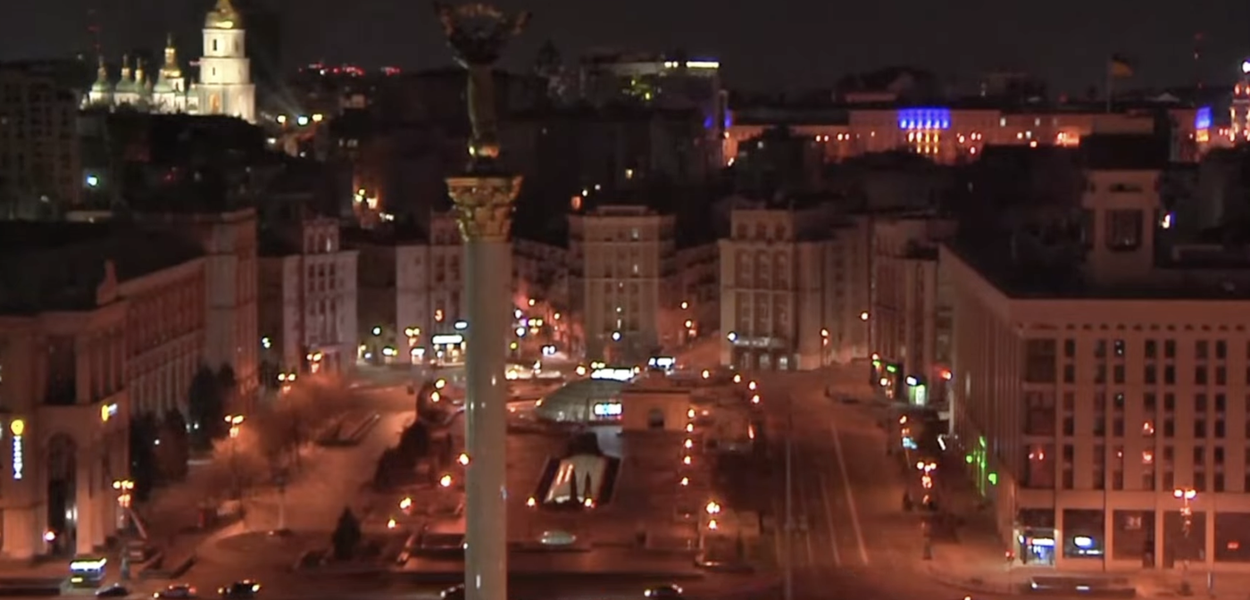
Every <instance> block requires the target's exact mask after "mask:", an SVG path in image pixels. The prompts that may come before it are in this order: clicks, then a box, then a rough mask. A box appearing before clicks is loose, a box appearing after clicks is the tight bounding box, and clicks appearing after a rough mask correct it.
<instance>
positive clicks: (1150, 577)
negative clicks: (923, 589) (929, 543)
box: [922, 470, 1250, 600]
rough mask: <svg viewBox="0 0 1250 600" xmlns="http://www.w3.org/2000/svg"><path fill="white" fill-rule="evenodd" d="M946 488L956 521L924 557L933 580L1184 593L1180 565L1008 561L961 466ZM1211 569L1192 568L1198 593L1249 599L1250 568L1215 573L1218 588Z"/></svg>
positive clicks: (978, 588)
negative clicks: (1107, 568) (1064, 565)
mask: <svg viewBox="0 0 1250 600" xmlns="http://www.w3.org/2000/svg"><path fill="white" fill-rule="evenodd" d="M945 475H946V476H947V477H950V476H951V475H955V477H953V478H952V479H951V480H948V484H947V486H945V487H943V489H942V491H943V496H942V498H943V503H942V509H943V511H944V512H946V513H949V514H950V515H951V519H952V521H953V522H955V523H957V524H956V525H954V526H952V527H950V528H940V530H937V531H936V532H935V534H934V537H933V559H932V560H927V561H923V563H922V568H923V570H924V571H925V572H926V573H927V574H928V575H929V577H931V578H932V579H933V580H935V581H937V582H939V583H942V584H944V585H947V586H950V587H954V588H958V589H960V590H963V591H965V592H969V593H982V594H1021V593H1024V592H1025V586H1027V585H1028V584H1029V583H1030V581H1031V579H1032V578H1034V577H1052V578H1069V579H1081V580H1086V581H1103V580H1112V579H1115V580H1122V581H1123V584H1124V585H1127V586H1132V587H1134V588H1135V589H1136V592H1137V594H1136V595H1137V597H1140V598H1166V597H1173V598H1174V597H1180V596H1181V594H1180V589H1181V583H1182V579H1183V578H1184V574H1183V573H1182V572H1180V571H1178V570H1153V569H1150V570H1147V569H1141V570H1137V571H1111V572H1104V571H1073V570H1062V571H1061V570H1057V569H1055V568H1053V567H1043V566H1030V565H1022V564H1020V562H1019V559H1018V558H1017V559H1016V560H1015V561H1013V563H1012V564H1010V565H1009V564H1008V563H1007V560H1006V552H1007V549H1006V548H1005V547H1004V544H1003V541H1002V539H1001V538H1000V537H999V536H998V534H997V533H996V532H995V530H994V524H993V516H992V514H991V513H990V512H989V511H988V510H982V509H980V508H979V505H980V504H981V498H980V496H979V495H978V494H977V493H976V491H975V490H974V489H973V488H972V484H971V482H969V481H968V480H967V477H966V475H965V474H964V473H963V472H962V470H961V471H960V472H959V473H957V474H952V473H945ZM1207 578H1208V574H1207V571H1206V570H1205V568H1203V567H1202V566H1198V567H1197V568H1194V569H1192V570H1191V571H1190V573H1189V583H1190V586H1191V589H1192V590H1193V595H1194V596H1195V597H1208V598H1219V599H1229V600H1232V599H1236V600H1246V599H1247V598H1250V572H1238V573H1227V572H1220V573H1216V574H1215V575H1214V577H1213V583H1214V588H1213V589H1212V590H1210V592H1209V591H1208V588H1207V584H1208V579H1207Z"/></svg>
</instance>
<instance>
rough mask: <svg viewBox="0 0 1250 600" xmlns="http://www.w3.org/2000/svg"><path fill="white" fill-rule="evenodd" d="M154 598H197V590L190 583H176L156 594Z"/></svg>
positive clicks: (174, 599) (176, 599) (180, 599)
mask: <svg viewBox="0 0 1250 600" xmlns="http://www.w3.org/2000/svg"><path fill="white" fill-rule="evenodd" d="M152 597H153V598H158V599H161V598H168V599H169V600H184V599H186V598H194V597H195V588H194V587H192V586H191V584H189V583H176V584H173V585H171V586H169V587H167V588H165V589H163V590H161V591H159V592H156V593H155V594H152Z"/></svg>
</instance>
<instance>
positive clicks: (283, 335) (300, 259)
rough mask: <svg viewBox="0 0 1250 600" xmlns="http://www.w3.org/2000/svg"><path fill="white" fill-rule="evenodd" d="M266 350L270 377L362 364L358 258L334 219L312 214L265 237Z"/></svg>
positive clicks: (331, 371)
mask: <svg viewBox="0 0 1250 600" xmlns="http://www.w3.org/2000/svg"><path fill="white" fill-rule="evenodd" d="M264 242H265V243H264V244H263V250H264V255H263V256H262V257H261V259H260V282H261V293H260V302H259V313H260V334H261V341H260V344H261V350H262V355H263V356H264V362H265V365H266V367H267V369H266V372H267V375H268V376H272V377H276V376H277V375H278V374H279V373H292V372H294V373H325V374H341V373H345V372H350V371H351V370H353V368H354V367H355V364H356V350H357V341H356V340H357V334H358V331H357V327H356V317H357V314H358V313H357V308H356V257H357V252H356V251H355V250H345V249H343V247H342V245H341V243H340V239H339V224H338V221H335V220H334V219H326V218H308V219H303V220H301V221H300V222H299V223H297V224H295V225H294V226H293V227H292V228H291V230H290V231H285V232H281V233H278V232H275V235H274V236H272V238H271V239H266V240H264Z"/></svg>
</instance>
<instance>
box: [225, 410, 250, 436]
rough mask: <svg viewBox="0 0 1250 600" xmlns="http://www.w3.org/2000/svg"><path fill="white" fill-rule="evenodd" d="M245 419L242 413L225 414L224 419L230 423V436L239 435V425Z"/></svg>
mask: <svg viewBox="0 0 1250 600" xmlns="http://www.w3.org/2000/svg"><path fill="white" fill-rule="evenodd" d="M246 420H247V417H245V416H243V415H226V418H225V421H226V422H227V423H229V424H230V437H231V438H237V437H239V426H240V425H242V424H243V422H244V421H246Z"/></svg>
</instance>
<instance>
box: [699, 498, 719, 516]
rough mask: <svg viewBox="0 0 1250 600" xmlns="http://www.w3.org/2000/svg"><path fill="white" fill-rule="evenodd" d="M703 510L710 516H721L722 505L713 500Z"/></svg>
mask: <svg viewBox="0 0 1250 600" xmlns="http://www.w3.org/2000/svg"><path fill="white" fill-rule="evenodd" d="M703 510H705V511H707V514H709V515H719V514H720V504H717V502H716V501H715V500H711V501H709V502H708V503H707V506H705V507H703Z"/></svg>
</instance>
